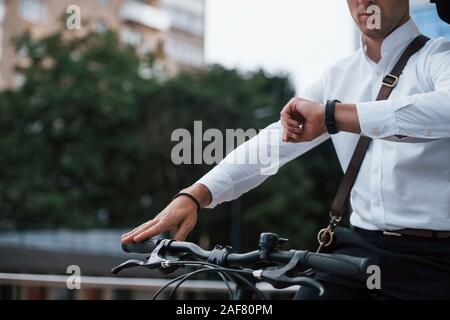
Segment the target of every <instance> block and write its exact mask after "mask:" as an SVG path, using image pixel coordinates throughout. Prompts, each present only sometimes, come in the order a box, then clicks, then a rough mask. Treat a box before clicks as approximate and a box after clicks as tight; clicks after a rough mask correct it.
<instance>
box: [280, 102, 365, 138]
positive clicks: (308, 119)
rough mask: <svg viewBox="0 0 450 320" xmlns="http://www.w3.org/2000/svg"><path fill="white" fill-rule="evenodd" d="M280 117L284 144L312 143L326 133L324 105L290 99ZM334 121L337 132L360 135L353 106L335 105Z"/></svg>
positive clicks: (355, 110) (356, 113) (354, 106)
mask: <svg viewBox="0 0 450 320" xmlns="http://www.w3.org/2000/svg"><path fill="white" fill-rule="evenodd" d="M280 115H281V125H282V126H283V131H284V135H283V141H284V142H306V141H312V140H314V139H316V138H318V137H320V136H321V135H322V134H324V133H325V132H327V128H326V126H325V105H324V104H321V103H318V102H312V101H309V100H305V99H301V98H292V99H291V101H289V102H288V104H287V105H286V106H285V107H284V108H283V110H281V113H280ZM334 119H335V121H336V125H337V128H338V130H339V131H344V132H351V133H355V134H360V133H361V126H360V123H359V118H358V112H357V109H356V105H355V104H348V103H336V106H335V109H334Z"/></svg>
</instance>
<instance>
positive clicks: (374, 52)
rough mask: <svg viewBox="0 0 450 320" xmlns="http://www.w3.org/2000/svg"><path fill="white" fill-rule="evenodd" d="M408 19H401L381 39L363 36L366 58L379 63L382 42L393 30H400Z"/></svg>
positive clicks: (407, 17)
mask: <svg viewBox="0 0 450 320" xmlns="http://www.w3.org/2000/svg"><path fill="white" fill-rule="evenodd" d="M409 19H410V16H409V15H408V16H406V17H405V18H403V20H402V21H401V22H400V23H399V24H398V25H397V27H395V28H394V29H393V30H392V31H391V32H389V34H387V35H386V36H385V37H382V38H371V37H369V36H367V35H363V39H364V43H365V44H366V46H367V52H366V53H367V56H368V57H369V58H370V60H372V61H374V62H375V63H378V62H380V60H381V46H382V45H383V41H384V40H385V39H386V38H387V37H388V36H389V35H390V34H391V33H392V32H394V31H395V30H397V29H398V28H400V27H401V26H402V25H404V24H405V23H406V22H408V20H409Z"/></svg>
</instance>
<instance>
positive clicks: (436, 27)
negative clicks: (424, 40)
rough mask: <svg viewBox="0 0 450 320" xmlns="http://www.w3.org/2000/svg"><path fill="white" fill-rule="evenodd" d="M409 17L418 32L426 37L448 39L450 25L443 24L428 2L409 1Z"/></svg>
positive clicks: (433, 7) (432, 5)
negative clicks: (415, 24) (417, 28)
mask: <svg viewBox="0 0 450 320" xmlns="http://www.w3.org/2000/svg"><path fill="white" fill-rule="evenodd" d="M410 3H411V15H412V18H413V19H414V21H415V22H416V23H417V25H418V27H419V29H420V31H422V32H423V33H424V34H425V35H426V36H428V37H432V38H435V37H447V38H449V39H450V25H448V24H447V23H445V22H443V21H442V20H441V19H440V18H439V16H438V14H437V11H436V6H435V5H434V4H431V3H430V1H429V0H410Z"/></svg>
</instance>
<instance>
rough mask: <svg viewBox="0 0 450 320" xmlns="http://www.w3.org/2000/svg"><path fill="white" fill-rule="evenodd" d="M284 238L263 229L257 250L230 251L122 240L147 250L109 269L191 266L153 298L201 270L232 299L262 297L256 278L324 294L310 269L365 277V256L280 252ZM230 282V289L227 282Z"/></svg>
mask: <svg viewBox="0 0 450 320" xmlns="http://www.w3.org/2000/svg"><path fill="white" fill-rule="evenodd" d="M287 241H288V240H287V239H283V238H280V237H279V236H278V235H276V234H274V233H262V234H261V235H260V240H259V250H255V251H251V252H247V253H233V250H232V248H231V247H230V246H225V247H224V246H220V245H217V246H215V248H214V249H213V250H211V251H207V250H204V249H202V248H201V247H199V246H198V245H196V244H194V243H190V242H180V241H173V240H169V239H158V240H152V239H149V240H146V241H143V242H139V243H131V244H126V245H125V244H123V245H122V249H123V250H124V251H125V252H129V253H144V254H145V253H149V254H150V256H149V257H147V258H146V259H145V260H144V261H141V260H136V259H132V260H128V261H126V262H124V263H122V264H120V265H118V266H116V267H114V268H113V269H112V270H111V272H112V273H113V274H117V273H119V272H120V271H121V270H123V269H127V268H132V267H144V268H148V269H158V270H159V271H160V272H162V273H163V274H166V275H168V274H171V273H173V272H175V271H176V270H177V269H178V268H180V267H195V268H198V269H197V270H195V271H192V272H188V273H185V274H182V275H181V276H179V277H176V278H175V279H173V280H171V281H169V282H168V283H167V284H166V285H165V286H163V287H161V288H160V289H159V290H158V291H157V292H156V294H155V295H154V297H153V299H157V297H158V296H159V295H160V294H161V292H163V291H164V290H165V289H166V288H168V287H169V286H171V285H174V288H173V289H172V291H171V293H170V295H169V296H168V298H170V297H171V296H172V295H173V294H174V293H175V292H176V290H177V289H178V288H179V287H180V286H181V285H182V284H183V282H185V281H186V280H188V279H190V278H191V277H193V276H195V275H198V274H200V273H216V274H218V275H219V276H220V278H221V279H222V280H223V281H224V283H225V285H226V286H227V289H228V294H229V298H230V299H231V300H253V299H263V300H266V297H265V296H264V294H263V293H262V292H261V291H260V290H259V289H258V288H257V287H256V283H258V282H267V283H270V284H271V285H272V286H273V287H274V288H276V289H282V288H287V287H290V286H293V285H300V286H306V287H310V288H315V289H317V290H319V292H320V294H323V293H324V288H323V286H322V285H321V284H320V283H319V282H318V281H316V280H315V279H313V278H312V275H313V274H314V270H315V269H319V270H323V271H326V272H330V273H333V274H336V275H342V276H348V277H355V278H359V277H364V276H367V274H366V270H367V267H368V265H369V259H368V258H360V257H353V256H347V255H342V254H324V253H314V252H310V251H299V250H288V251H286V250H282V249H281V246H282V245H283V244H285V243H286V242H287ZM230 283H235V285H236V286H235V291H234V292H233V289H232V288H231V286H230Z"/></svg>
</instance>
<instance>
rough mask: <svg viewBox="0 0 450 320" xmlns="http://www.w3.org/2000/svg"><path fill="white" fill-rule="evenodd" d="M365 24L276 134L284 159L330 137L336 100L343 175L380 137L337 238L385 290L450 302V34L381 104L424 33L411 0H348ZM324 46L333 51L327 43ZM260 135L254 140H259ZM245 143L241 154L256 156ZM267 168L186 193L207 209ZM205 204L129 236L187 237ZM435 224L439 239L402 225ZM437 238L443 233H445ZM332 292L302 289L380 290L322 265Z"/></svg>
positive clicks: (412, 64) (228, 168)
mask: <svg viewBox="0 0 450 320" xmlns="http://www.w3.org/2000/svg"><path fill="white" fill-rule="evenodd" d="M347 3H348V7H349V9H350V13H351V15H352V17H353V19H354V21H355V23H356V24H357V25H358V27H359V29H360V30H361V32H362V35H361V49H360V50H358V51H357V52H355V53H354V54H352V55H351V56H349V57H347V58H345V59H343V60H341V61H339V62H337V63H335V64H334V65H332V66H331V67H329V68H328V70H327V71H326V72H325V73H324V74H323V75H322V77H321V78H320V79H319V80H318V81H317V82H316V83H314V84H313V85H312V86H311V87H309V88H308V89H307V90H306V91H304V92H303V93H302V97H301V98H294V99H292V100H291V101H290V102H289V103H288V104H287V105H286V106H285V107H284V108H283V110H282V112H281V120H280V121H279V122H277V123H274V124H272V125H270V126H269V127H268V128H266V129H265V130H275V131H276V130H278V131H280V132H282V134H283V142H281V144H280V146H279V161H280V165H283V164H285V163H287V162H288V161H290V160H292V159H295V158H296V157H298V156H300V155H302V154H304V153H305V152H307V151H308V150H310V149H312V148H314V147H315V146H317V145H319V144H320V143H322V142H323V141H325V140H327V139H328V138H330V134H328V133H327V128H326V126H325V121H324V114H325V102H326V101H327V100H331V99H337V100H340V101H342V103H340V102H337V103H336V105H335V111H334V116H335V121H336V125H337V129H338V130H339V131H340V133H338V134H334V135H331V138H332V141H333V144H334V146H335V149H336V152H337V154H338V157H339V160H340V163H341V166H342V168H343V169H344V171H345V170H346V169H347V166H348V164H349V161H350V158H351V155H352V153H353V151H354V149H355V146H356V143H357V141H358V139H359V135H360V134H362V135H366V136H368V137H370V138H372V139H373V141H372V143H371V145H370V147H369V149H368V151H367V153H366V155H365V158H364V161H363V163H362V166H361V169H360V171H359V174H358V177H357V179H356V181H355V184H354V186H353V189H352V191H351V194H350V201H351V207H352V214H351V218H350V221H351V225H352V228H351V230H347V232H344V233H343V234H342V235H339V234H337V238H338V241H337V244H336V247H335V249H334V251H335V252H343V253H347V254H353V255H359V256H369V257H372V258H373V259H374V261H376V262H377V264H378V265H379V267H380V269H381V289H380V290H378V291H377V294H378V296H381V297H385V298H399V299H412V298H441V299H442V298H450V233H449V232H448V231H450V41H448V40H445V39H443V38H438V39H432V40H430V41H428V43H427V44H426V45H425V47H424V48H423V49H422V50H420V51H419V52H418V53H416V54H415V55H414V56H412V57H411V58H410V60H409V62H408V64H407V66H406V67H405V69H404V71H403V74H402V76H401V77H400V79H399V82H398V84H397V86H396V87H395V89H394V91H393V92H392V94H391V96H390V98H389V100H387V101H375V100H376V96H377V93H378V91H379V90H380V87H381V83H382V80H383V78H384V77H385V75H387V74H388V73H389V72H390V71H391V69H392V68H393V66H394V65H395V64H396V62H397V60H398V59H399V57H400V55H401V54H402V52H403V51H404V50H405V48H406V47H407V46H408V44H409V43H410V42H411V41H412V40H413V39H414V38H416V37H417V36H418V35H420V32H419V30H418V29H417V27H416V25H415V23H414V22H413V21H412V20H411V19H410V16H409V2H408V0H398V1H391V0H376V1H364V0H347ZM371 5H377V6H378V7H379V8H380V9H381V27H380V28H378V29H371V28H369V27H368V21H367V20H368V19H369V15H368V14H367V12H368V8H369V6H371ZM324 50H333V48H328V47H327V46H326V43H324ZM255 143H256V142H255V139H252V140H250V141H249V142H247V143H246V146H247V147H250V148H251V147H252V144H255ZM246 150H249V148H238V149H237V150H235V151H234V152H232V153H231V154H230V155H228V156H227V159H228V160H229V159H232V157H235V158H239V157H236V153H245V152H248V151H246ZM260 169H261V168H260V167H259V166H258V165H254V164H253V165H250V164H239V163H235V164H233V162H232V160H229V161H223V162H221V163H220V164H219V165H217V166H216V167H215V168H213V169H212V170H211V171H210V172H209V173H208V174H206V175H205V176H204V177H203V178H201V179H200V180H199V181H198V182H197V183H195V184H194V185H193V186H191V187H189V188H187V189H185V190H183V191H184V192H186V193H189V194H190V195H192V196H193V197H194V198H195V199H196V200H197V201H198V202H199V204H200V206H201V207H209V208H213V207H215V206H216V205H217V204H219V203H221V202H224V201H230V200H232V199H235V198H237V197H239V196H240V195H241V194H243V193H244V192H246V191H248V190H250V189H252V188H254V187H256V186H257V185H259V184H260V183H262V182H263V181H264V180H265V179H266V178H267V176H265V175H263V174H261V170H260ZM196 220H197V205H196V203H195V201H194V199H192V198H190V197H188V196H180V197H177V198H176V199H175V200H173V201H172V202H171V203H170V204H169V205H168V206H167V207H166V208H165V209H164V210H163V211H162V212H161V213H159V214H158V215H157V216H156V217H155V218H154V219H152V220H150V221H149V222H147V223H144V224H143V225H141V226H139V227H137V228H136V229H134V230H133V231H131V232H129V233H127V234H125V235H124V236H123V238H122V241H123V242H124V243H127V242H131V241H141V240H143V239H145V238H148V237H151V236H154V235H157V234H159V233H161V232H164V231H167V230H175V231H176V234H175V237H174V238H175V239H176V240H183V239H185V238H186V236H187V235H188V234H189V232H190V231H191V230H192V228H194V226H195V224H196ZM405 228H409V229H417V230H431V231H433V232H429V234H431V235H432V236H426V234H428V233H426V232H425V233H424V234H425V235H422V233H423V232H422V233H421V235H406V234H401V233H396V232H395V231H396V230H397V231H399V230H401V229H405ZM436 235H438V236H436ZM317 278H318V279H319V280H321V281H322V283H323V284H324V286H325V289H326V294H325V296H323V297H318V296H317V293H316V292H315V291H313V290H310V289H307V288H302V289H301V290H299V292H298V293H297V296H296V298H298V299H319V298H321V299H361V298H371V297H372V296H373V291H371V290H369V289H368V288H367V286H366V283H365V281H364V282H363V281H356V280H352V279H345V278H341V277H337V276H334V275H330V274H325V273H320V272H318V273H317Z"/></svg>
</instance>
